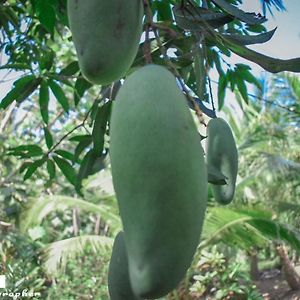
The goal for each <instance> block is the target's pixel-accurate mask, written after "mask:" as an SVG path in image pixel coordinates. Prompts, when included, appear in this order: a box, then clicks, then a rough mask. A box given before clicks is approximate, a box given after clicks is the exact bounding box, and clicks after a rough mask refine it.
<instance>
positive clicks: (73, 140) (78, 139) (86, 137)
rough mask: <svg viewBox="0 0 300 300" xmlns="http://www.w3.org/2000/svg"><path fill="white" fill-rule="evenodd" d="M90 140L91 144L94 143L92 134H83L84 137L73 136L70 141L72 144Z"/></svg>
mask: <svg viewBox="0 0 300 300" xmlns="http://www.w3.org/2000/svg"><path fill="white" fill-rule="evenodd" d="M86 140H89V141H90V142H92V140H93V138H92V136H91V135H90V134H82V135H75V136H72V137H71V138H70V139H69V141H71V142H82V141H86Z"/></svg>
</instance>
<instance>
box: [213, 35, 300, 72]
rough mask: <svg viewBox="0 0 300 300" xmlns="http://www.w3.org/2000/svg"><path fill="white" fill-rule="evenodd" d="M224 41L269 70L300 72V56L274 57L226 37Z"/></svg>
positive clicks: (238, 52)
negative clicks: (290, 57) (289, 57)
mask: <svg viewBox="0 0 300 300" xmlns="http://www.w3.org/2000/svg"><path fill="white" fill-rule="evenodd" d="M219 36H220V35H219ZM223 42H224V44H225V45H226V46H227V47H228V48H229V49H230V50H231V51H232V52H234V53H235V54H237V55H239V56H241V57H243V58H245V59H247V60H250V61H252V62H254V63H256V64H258V65H259V66H261V67H262V68H264V69H265V70H266V71H268V72H271V73H279V72H282V71H290V72H294V73H300V57H297V58H292V59H279V58H273V57H270V56H267V55H264V54H261V53H258V52H256V51H254V50H251V49H249V48H247V47H245V46H241V45H238V44H236V43H234V42H231V41H228V40H225V39H223Z"/></svg>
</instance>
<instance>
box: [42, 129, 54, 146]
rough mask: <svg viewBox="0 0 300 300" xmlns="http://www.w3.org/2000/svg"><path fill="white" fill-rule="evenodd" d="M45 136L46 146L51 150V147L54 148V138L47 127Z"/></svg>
mask: <svg viewBox="0 0 300 300" xmlns="http://www.w3.org/2000/svg"><path fill="white" fill-rule="evenodd" d="M44 135H45V140H46V145H47V147H48V149H51V147H52V146H53V137H52V134H51V133H50V131H49V129H48V128H47V127H44Z"/></svg>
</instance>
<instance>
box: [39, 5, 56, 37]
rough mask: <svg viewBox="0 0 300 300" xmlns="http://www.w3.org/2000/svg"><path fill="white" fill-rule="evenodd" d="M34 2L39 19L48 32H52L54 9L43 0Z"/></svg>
mask: <svg viewBox="0 0 300 300" xmlns="http://www.w3.org/2000/svg"><path fill="white" fill-rule="evenodd" d="M35 4H36V11H37V16H38V18H39V21H40V22H41V24H42V25H43V27H44V28H45V29H46V30H47V31H48V32H49V33H51V34H53V33H54V26H55V10H54V8H53V6H52V5H50V3H49V2H48V1H45V0H36V1H35Z"/></svg>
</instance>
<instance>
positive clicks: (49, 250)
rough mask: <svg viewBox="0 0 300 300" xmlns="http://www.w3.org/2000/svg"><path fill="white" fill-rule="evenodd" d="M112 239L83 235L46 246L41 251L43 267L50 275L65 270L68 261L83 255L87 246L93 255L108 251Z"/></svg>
mask: <svg viewBox="0 0 300 300" xmlns="http://www.w3.org/2000/svg"><path fill="white" fill-rule="evenodd" d="M112 244H113V239H112V238H109V237H105V236H98V235H85V236H78V237H73V238H69V239H65V240H61V241H57V242H54V243H51V244H49V245H47V246H46V247H45V249H44V251H43V253H44V255H43V259H44V261H45V263H44V267H45V269H46V271H47V273H49V274H51V275H56V274H58V272H59V271H62V270H65V267H66V264H67V262H68V260H69V259H70V258H72V257H76V255H78V254H81V253H83V250H84V249H85V248H86V247H87V246H91V249H92V250H93V252H95V253H99V252H100V253H101V252H102V253H104V252H105V251H110V250H111V247H112Z"/></svg>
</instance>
